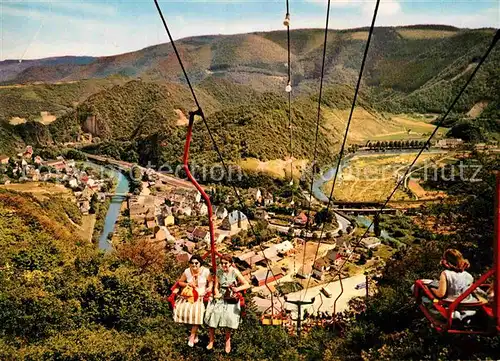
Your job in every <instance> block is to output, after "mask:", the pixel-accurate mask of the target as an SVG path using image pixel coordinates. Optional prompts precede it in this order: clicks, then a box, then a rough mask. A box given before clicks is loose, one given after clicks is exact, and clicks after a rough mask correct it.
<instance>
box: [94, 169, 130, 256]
mask: <svg viewBox="0 0 500 361" xmlns="http://www.w3.org/2000/svg"><path fill="white" fill-rule="evenodd" d="M108 170H109V168H108ZM112 172H114V174H113V175H114V177H115V178H116V179H117V181H118V184H117V186H116V189H115V191H114V193H128V191H129V181H128V179H127V177H125V176H124V175H123V174H122V173H120V172H118V171H116V170H113V171H112ZM123 201H124V198H123V197H112V198H111V202H110V204H109V208H108V213H106V219H105V221H104V228H103V230H102V233H101V237H100V238H99V248H100V249H103V250H106V251H108V250H110V249H111V243H110V242H109V241H108V235H109V234H110V233H113V231H114V230H115V224H116V221H117V220H118V217H119V216H120V210H121V207H122V203H123Z"/></svg>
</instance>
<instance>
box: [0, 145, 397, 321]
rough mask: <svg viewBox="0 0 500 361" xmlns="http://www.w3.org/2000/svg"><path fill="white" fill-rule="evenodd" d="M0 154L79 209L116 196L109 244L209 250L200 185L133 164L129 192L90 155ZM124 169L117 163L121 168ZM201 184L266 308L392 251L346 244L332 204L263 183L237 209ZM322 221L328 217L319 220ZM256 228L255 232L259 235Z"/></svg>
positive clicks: (183, 253) (349, 229)
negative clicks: (60, 190)
mask: <svg viewBox="0 0 500 361" xmlns="http://www.w3.org/2000/svg"><path fill="white" fill-rule="evenodd" d="M0 162H1V164H2V165H3V166H4V168H5V167H8V168H9V170H8V172H7V173H11V175H14V176H17V177H14V178H17V182H54V183H61V184H63V185H64V186H65V187H66V188H69V189H71V191H72V192H73V195H74V201H76V202H77V205H78V207H79V209H80V212H81V213H82V215H88V214H89V212H90V213H92V212H93V207H94V203H95V202H99V203H102V202H105V200H106V198H108V199H112V201H113V202H119V203H121V212H120V214H119V216H118V219H117V220H116V219H115V220H114V221H113V222H115V223H114V224H113V226H114V228H113V232H112V233H111V234H110V236H109V237H108V242H109V243H112V244H113V245H114V246H117V245H119V244H120V243H121V242H127V241H129V240H130V239H147V240H148V242H149V243H151V244H152V245H155V247H157V249H161V250H165V251H166V252H167V253H170V254H172V255H173V256H174V257H175V259H176V260H177V262H179V263H183V264H185V263H187V262H188V260H189V259H190V257H191V255H193V254H201V255H203V254H205V253H206V252H207V251H208V250H209V247H210V233H209V227H208V217H207V216H208V207H207V204H206V203H205V202H204V201H203V199H202V196H201V193H200V192H198V191H197V190H196V189H194V188H193V187H191V186H189V185H186V186H179V185H178V184H171V183H170V182H168V181H167V180H165V178H164V177H163V176H162V174H161V173H158V172H156V171H154V170H152V169H145V168H140V170H141V172H140V181H139V184H140V187H139V189H137V190H136V191H135V192H130V191H129V192H125V193H123V194H116V192H115V185H116V179H115V178H114V177H113V174H112V172H103V171H102V170H101V171H99V168H98V167H92V166H90V165H92V164H93V163H89V162H81V161H75V160H67V159H64V158H63V157H57V158H56V159H54V160H43V159H42V158H41V157H40V156H34V155H33V149H32V148H31V147H27V148H26V150H25V151H24V152H23V153H20V154H18V155H17V159H16V160H12V159H9V158H8V157H2V158H1V159H0ZM94 166H96V164H94ZM126 170H127V169H126V168H122V169H121V171H122V172H124V173H125V174H126V173H127V172H126ZM128 171H129V173H131V172H130V169H128ZM116 172H118V170H115V173H116ZM9 182H10V181H9V180H6V181H4V184H8V183H9ZM206 192H207V193H208V194H209V195H210V197H211V198H212V200H213V203H214V206H213V209H212V212H213V219H214V220H215V242H216V246H217V250H218V251H219V252H220V253H230V254H231V255H232V256H233V259H234V263H235V265H236V266H237V267H238V268H239V269H240V271H241V272H242V274H243V275H244V276H245V277H246V278H247V279H248V281H249V282H250V283H251V284H252V286H253V288H252V294H253V295H254V300H255V304H256V306H257V308H258V309H259V310H260V311H261V312H266V310H267V309H268V308H269V306H270V305H271V302H272V301H271V298H272V296H276V297H282V296H284V295H285V294H289V295H293V294H294V292H295V293H296V292H300V291H301V290H303V289H305V288H306V287H308V286H309V283H310V286H311V289H315V287H320V289H321V290H322V291H323V295H325V297H331V292H329V291H328V290H327V289H326V288H321V285H322V284H330V283H331V282H332V281H335V280H336V279H338V277H339V275H338V273H339V272H338V270H339V268H340V266H341V265H343V264H344V262H347V267H343V268H342V272H341V276H342V277H345V278H349V277H353V276H359V275H363V273H364V272H365V271H366V270H367V269H373V270H376V269H380V268H381V267H383V265H384V259H386V258H387V257H388V256H389V255H390V254H391V252H390V251H391V249H390V247H388V246H387V245H385V244H382V241H381V240H380V239H378V238H377V237H367V238H365V239H363V240H362V243H361V245H360V246H359V247H356V248H353V247H351V246H350V244H349V240H348V237H349V236H350V235H351V234H353V233H354V232H355V231H356V225H355V222H351V221H350V220H349V219H348V218H347V217H346V216H345V215H341V214H339V213H337V212H332V213H331V215H330V218H328V217H326V218H324V219H321V217H319V216H320V214H321V212H320V209H319V208H318V207H313V209H312V210H310V211H309V210H308V209H307V207H305V206H298V205H297V204H296V205H291V204H290V202H289V200H288V199H286V198H282V197H279V196H277V195H275V194H273V193H271V192H269V191H267V190H266V189H263V188H248V189H242V190H241V194H240V195H241V196H242V197H243V199H244V202H245V205H246V208H245V211H241V210H239V209H238V208H237V207H235V206H234V205H235V197H234V196H233V195H231V194H230V193H229V192H221V190H220V189H218V188H216V187H213V188H209V187H208V188H206ZM217 192H219V193H217ZM292 203H293V202H292ZM284 210H285V211H284ZM245 212H248V214H246V213H245ZM250 222H251V224H250ZM323 222H326V223H327V224H326V225H325V227H324V228H323ZM125 225H126V226H125ZM251 226H253V228H254V230H253V231H252V230H251V229H250V227H251ZM255 230H257V232H258V233H259V234H260V235H261V237H260V239H259V241H257V240H256V238H255V236H254V232H255ZM322 230H326V231H325V232H323V231H322ZM127 234H128V235H129V236H130V235H132V237H127ZM320 237H321V239H320ZM356 279H357V278H356ZM358 283H359V282H358ZM363 289H364V288H363ZM353 290H354V289H353ZM357 290H358V291H359V288H358V289H357ZM359 292H363V290H361V291H359ZM359 292H358V293H359ZM348 294H349V293H348Z"/></svg>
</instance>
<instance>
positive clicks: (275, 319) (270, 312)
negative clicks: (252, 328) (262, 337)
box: [260, 269, 286, 326]
mask: <svg viewBox="0 0 500 361" xmlns="http://www.w3.org/2000/svg"><path fill="white" fill-rule="evenodd" d="M268 276H269V269H268V270H267V274H266V283H265V286H266V288H267V289H268V291H269V293H270V294H271V306H269V307H268V308H267V309H266V310H265V311H264V312H263V313H262V316H261V317H260V323H261V324H262V325H263V326H282V325H283V324H284V321H285V320H286V315H285V314H284V313H283V311H280V310H279V309H278V308H277V307H276V306H275V305H274V295H273V292H272V290H271V288H270V287H269V285H268V284H267V277H268Z"/></svg>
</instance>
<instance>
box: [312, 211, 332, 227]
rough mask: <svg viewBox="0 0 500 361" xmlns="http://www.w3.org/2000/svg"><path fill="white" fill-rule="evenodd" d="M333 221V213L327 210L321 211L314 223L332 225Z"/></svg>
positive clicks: (317, 213) (315, 217)
mask: <svg viewBox="0 0 500 361" xmlns="http://www.w3.org/2000/svg"><path fill="white" fill-rule="evenodd" d="M332 220H333V214H332V212H331V211H327V209H326V208H323V209H321V210H320V211H319V212H316V214H315V215H314V223H316V224H323V223H325V222H328V223H331V222H332Z"/></svg>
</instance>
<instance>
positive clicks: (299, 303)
mask: <svg viewBox="0 0 500 361" xmlns="http://www.w3.org/2000/svg"><path fill="white" fill-rule="evenodd" d="M285 302H288V303H291V304H293V305H296V306H297V312H298V316H297V318H296V319H295V320H294V319H293V318H292V321H296V322H297V335H298V336H299V338H300V333H301V331H302V329H301V326H302V306H304V305H312V304H313V303H314V297H313V298H311V300H310V301H300V300H295V301H289V300H288V299H287V297H286V296H285Z"/></svg>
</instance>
